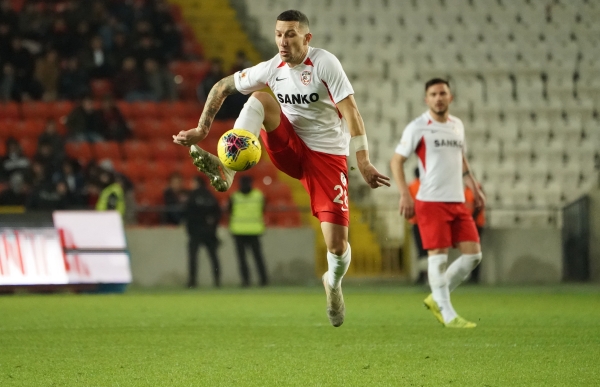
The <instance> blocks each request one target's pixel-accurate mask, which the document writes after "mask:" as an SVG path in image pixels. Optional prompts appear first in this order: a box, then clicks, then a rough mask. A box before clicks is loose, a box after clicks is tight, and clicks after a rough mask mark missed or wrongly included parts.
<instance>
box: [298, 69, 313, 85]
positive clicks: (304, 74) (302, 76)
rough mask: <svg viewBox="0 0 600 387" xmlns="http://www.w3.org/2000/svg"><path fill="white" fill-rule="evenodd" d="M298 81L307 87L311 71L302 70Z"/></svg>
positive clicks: (310, 78)
mask: <svg viewBox="0 0 600 387" xmlns="http://www.w3.org/2000/svg"><path fill="white" fill-rule="evenodd" d="M300 80H301V81H302V83H303V84H304V85H305V86H308V84H309V83H310V81H311V80H312V71H308V70H304V71H303V72H302V74H300Z"/></svg>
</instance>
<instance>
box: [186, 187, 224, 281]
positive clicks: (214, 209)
mask: <svg viewBox="0 0 600 387" xmlns="http://www.w3.org/2000/svg"><path fill="white" fill-rule="evenodd" d="M196 183H197V188H195V189H194V190H193V191H192V192H191V193H190V195H189V199H188V200H187V204H186V207H185V218H186V230H187V234H188V238H189V239H188V268H189V271H188V287H190V288H194V287H196V286H197V281H196V278H197V271H198V270H197V267H198V265H197V263H198V249H199V248H200V246H201V245H204V246H205V247H206V250H207V251H208V256H209V258H210V262H211V265H212V272H213V280H214V285H215V287H219V286H220V285H221V270H220V265H219V257H218V255H217V248H218V247H219V239H218V237H217V227H218V225H219V222H220V220H221V208H220V207H219V202H218V200H217V198H216V197H215V196H214V195H213V193H212V192H211V191H209V190H208V188H207V187H206V182H205V181H204V179H203V178H201V177H197V179H196Z"/></svg>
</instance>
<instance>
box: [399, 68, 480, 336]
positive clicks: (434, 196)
mask: <svg viewBox="0 0 600 387" xmlns="http://www.w3.org/2000/svg"><path fill="white" fill-rule="evenodd" d="M451 102H452V93H451V91H450V86H449V84H448V82H447V81H445V80H443V79H439V78H435V79H432V80H430V81H428V82H427V83H426V84H425V103H426V104H427V106H428V107H429V110H428V111H427V112H425V113H423V114H422V115H421V116H420V117H418V118H417V119H415V120H414V121H412V122H411V123H410V124H408V126H407V127H406V129H404V133H403V134H402V138H401V140H400V143H399V144H398V146H397V147H396V152H395V154H394V156H393V157H392V161H391V169H392V174H393V176H394V179H395V180H396V184H397V186H398V189H399V190H400V214H401V215H403V216H404V217H405V218H406V219H410V218H411V217H412V216H413V215H414V214H415V213H416V214H417V222H418V225H419V230H420V232H421V238H422V241H423V247H424V248H425V249H426V250H427V253H428V265H427V275H428V279H429V286H430V287H431V294H430V295H429V296H428V297H427V298H425V300H424V303H425V306H426V307H427V308H428V309H429V310H431V312H432V313H433V315H434V316H435V317H436V318H437V319H438V320H439V322H441V323H442V324H443V325H444V326H446V327H449V328H474V327H475V326H476V324H475V323H472V322H469V321H467V320H465V319H463V318H462V317H460V316H459V315H458V314H457V313H456V311H455V310H454V308H453V307H452V303H451V302H450V292H451V291H453V290H454V289H455V288H456V287H457V286H458V285H460V283H461V282H462V281H463V280H465V279H466V278H467V277H468V275H469V273H470V272H471V271H472V270H473V269H474V268H475V267H476V266H477V265H478V264H479V262H481V246H480V244H479V235H478V233H477V228H476V227H475V222H474V221H473V217H472V216H471V214H470V212H469V211H468V210H467V208H466V206H465V204H464V202H465V195H464V189H463V181H464V183H465V184H467V186H468V187H469V188H470V189H471V190H472V191H473V195H474V199H475V205H476V206H477V207H478V208H481V207H483V206H484V205H485V196H484V195H483V193H482V192H481V190H480V189H479V185H478V184H477V182H476V181H475V178H474V177H473V174H472V173H471V171H470V169H469V163H468V162H467V159H466V158H465V128H464V125H463V123H462V121H461V120H460V119H458V118H457V117H454V116H451V115H450V114H449V112H448V107H449V106H450V103H451ZM413 153H415V154H416V155H417V157H418V164H419V170H420V179H421V186H420V187H419V191H418V193H417V197H416V200H413V199H412V198H411V196H410V193H409V189H408V186H407V184H406V178H405V176H404V163H405V162H406V160H407V158H408V157H409V156H410V155H411V154H413ZM451 247H458V249H459V250H460V252H461V253H462V255H461V256H460V257H459V258H458V259H457V260H455V261H454V262H452V264H451V265H450V266H449V267H448V268H447V269H446V265H447V261H448V251H449V249H450V248H451Z"/></svg>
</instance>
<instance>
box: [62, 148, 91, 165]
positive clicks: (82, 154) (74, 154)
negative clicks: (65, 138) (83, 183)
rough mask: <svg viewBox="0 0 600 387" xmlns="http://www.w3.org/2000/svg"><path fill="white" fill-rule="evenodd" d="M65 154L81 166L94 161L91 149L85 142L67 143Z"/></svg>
mask: <svg viewBox="0 0 600 387" xmlns="http://www.w3.org/2000/svg"><path fill="white" fill-rule="evenodd" d="M65 152H66V154H67V156H69V157H71V158H73V159H76V160H77V161H79V163H80V164H81V165H85V164H87V163H89V162H90V161H91V160H93V159H94V154H93V152H92V147H91V146H90V144H88V143H87V142H67V144H66V145H65Z"/></svg>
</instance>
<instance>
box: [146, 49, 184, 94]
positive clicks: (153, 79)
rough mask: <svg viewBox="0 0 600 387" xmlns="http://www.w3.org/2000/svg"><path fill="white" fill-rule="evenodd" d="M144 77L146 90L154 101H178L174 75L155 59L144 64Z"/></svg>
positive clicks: (147, 60)
mask: <svg viewBox="0 0 600 387" xmlns="http://www.w3.org/2000/svg"><path fill="white" fill-rule="evenodd" d="M144 76H145V84H146V89H147V91H148V93H149V95H150V96H151V99H152V100H154V101H165V100H168V101H175V100H176V99H177V89H176V86H175V81H174V76H173V74H171V73H170V71H169V70H167V69H166V68H164V67H161V66H160V65H159V64H158V62H156V61H155V60H154V59H146V61H145V62H144Z"/></svg>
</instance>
